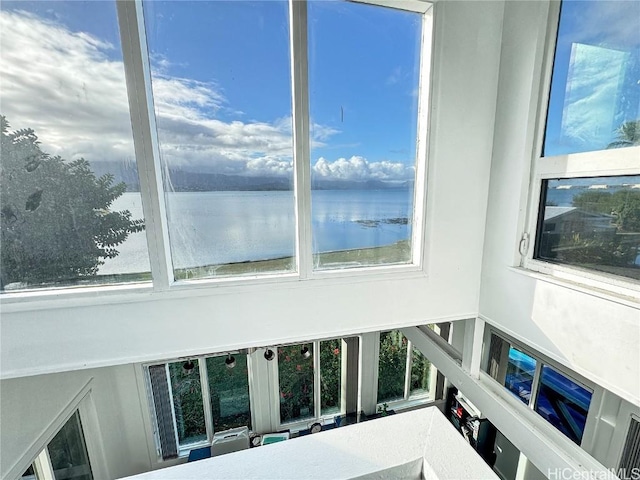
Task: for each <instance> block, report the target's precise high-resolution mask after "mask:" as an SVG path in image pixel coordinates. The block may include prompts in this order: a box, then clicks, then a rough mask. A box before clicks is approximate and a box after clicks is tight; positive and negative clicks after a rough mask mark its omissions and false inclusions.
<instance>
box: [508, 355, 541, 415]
mask: <svg viewBox="0 0 640 480" xmlns="http://www.w3.org/2000/svg"><path fill="white" fill-rule="evenodd" d="M535 372H536V360H535V359H534V358H533V357H530V356H529V355H527V354H526V353H524V352H521V351H520V350H518V349H517V348H513V347H511V348H510V349H509V363H508V365H507V378H506V381H505V387H507V389H508V390H509V391H510V392H511V393H513V394H514V395H515V396H516V397H518V398H519V399H520V400H522V401H523V402H524V403H526V404H527V405H529V402H531V385H532V384H533V376H534V374H535Z"/></svg>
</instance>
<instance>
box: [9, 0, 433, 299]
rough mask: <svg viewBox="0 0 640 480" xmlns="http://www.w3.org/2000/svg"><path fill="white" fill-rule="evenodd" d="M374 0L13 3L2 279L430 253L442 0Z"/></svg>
mask: <svg viewBox="0 0 640 480" xmlns="http://www.w3.org/2000/svg"><path fill="white" fill-rule="evenodd" d="M371 3H372V2H367V5H364V4H357V2H356V3H353V2H346V1H332V2H321V1H312V0H310V1H306V0H303V1H292V0H276V1H272V2H220V1H214V0H211V1H198V2H153V1H143V2H90V1H78V2H71V3H64V2H56V3H55V5H54V4H52V5H46V6H43V4H40V3H38V2H35V3H34V2H27V3H25V2H12V1H7V2H3V3H2V7H1V9H0V19H1V21H2V28H1V29H0V31H1V32H2V45H3V48H2V53H1V55H2V65H3V72H2V82H3V91H2V111H1V112H0V113H1V114H2V116H3V120H2V150H3V155H2V182H0V183H1V185H2V192H1V193H2V199H1V203H2V219H1V220H2V225H1V226H2V245H3V248H2V259H1V260H2V265H1V266H2V269H1V270H2V278H1V279H0V290H1V291H16V290H24V289H31V288H37V287H47V288H50V287H60V286H79V285H96V284H99V285H103V284H108V283H125V282H143V281H145V282H147V281H149V280H151V281H152V284H153V286H154V287H155V288H157V289H162V290H166V289H167V288H170V287H171V285H173V284H174V283H175V282H177V281H188V280H193V279H204V278H218V277H234V278H247V277H251V278H254V277H255V276H257V275H265V274H270V275H287V276H294V275H297V276H298V277H299V278H307V277H310V276H313V275H316V271H317V270H324V271H326V270H335V269H339V270H344V269H350V268H355V267H371V266H384V265H394V267H393V270H396V271H397V270H398V266H397V265H398V264H402V265H405V266H410V267H411V266H413V267H416V266H418V267H420V266H421V262H422V255H421V253H422V242H421V241H419V240H420V239H421V238H422V229H423V224H424V218H423V210H424V205H423V203H424V202H423V201H424V197H425V193H424V184H425V172H426V167H425V163H426V151H427V149H426V145H425V141H424V140H425V139H426V132H427V128H426V118H427V116H426V113H425V112H427V111H428V105H427V103H428V91H429V85H428V81H429V62H428V61H424V59H428V58H429V55H430V49H431V35H432V33H431V32H432V29H431V22H432V18H431V4H430V3H428V2H424V1H421V0H415V1H414V0H406V1H403V2H402V4H401V5H398V8H396V7H395V6H392V5H390V4H389V3H388V2H381V3H384V6H383V5H375V4H371ZM337 30H339V31H341V32H343V34H344V35H343V37H341V40H340V41H337V40H336V38H337V37H336V36H335V31H337ZM25 51H28V52H31V54H30V55H28V56H27V55H24V54H23V52H25ZM309 60H310V62H309ZM36 63H37V73H38V74H37V75H36V74H35V70H34V69H36ZM309 66H310V67H309ZM337 71H340V72H342V73H341V74H340V75H337V74H336V72H337ZM83 72H84V73H83ZM43 78H45V79H47V80H46V81H43ZM34 99H38V101H35V100H34ZM420 132H422V133H420ZM423 137H424V138H423ZM138 171H139V172H141V173H140V175H138ZM416 240H418V241H416ZM400 271H402V269H400ZM322 274H323V275H326V272H322ZM318 275H319V274H318Z"/></svg>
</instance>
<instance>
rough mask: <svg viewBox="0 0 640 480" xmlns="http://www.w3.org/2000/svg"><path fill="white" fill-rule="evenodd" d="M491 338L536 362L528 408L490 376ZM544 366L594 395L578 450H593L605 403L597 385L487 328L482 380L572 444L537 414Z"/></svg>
mask: <svg viewBox="0 0 640 480" xmlns="http://www.w3.org/2000/svg"><path fill="white" fill-rule="evenodd" d="M492 335H495V336H496V337H498V338H500V339H502V341H504V342H507V343H508V344H509V346H510V347H513V348H516V349H517V350H520V351H521V352H523V353H525V354H527V355H528V356H530V357H531V358H533V359H534V360H535V362H536V369H535V372H534V375H533V381H532V382H531V398H530V400H529V403H528V404H526V403H524V402H522V401H520V399H518V398H517V397H516V395H515V394H514V393H513V392H511V391H510V390H509V389H508V388H507V387H506V385H503V384H501V383H500V382H498V381H497V380H496V379H495V378H493V377H492V376H491V375H490V374H489V373H488V372H487V370H486V368H487V365H488V362H489V349H490V343H491V336H492ZM543 365H546V366H548V367H550V368H552V369H553V370H555V371H556V372H557V373H559V374H560V375H563V376H565V377H567V379H569V380H571V381H572V382H573V383H575V384H576V385H578V386H580V387H582V388H585V389H587V390H590V391H591V402H590V403H589V409H588V411H587V416H586V421H585V426H584V430H583V432H582V439H581V441H580V443H579V444H578V446H580V447H581V448H583V449H585V450H586V449H587V448H588V447H589V446H590V443H591V441H592V438H591V437H592V433H593V431H594V429H595V427H596V423H597V421H598V418H597V413H598V411H599V410H600V404H601V402H602V397H603V392H604V390H603V389H602V387H600V386H598V385H596V384H595V383H593V382H591V381H590V380H588V379H587V378H585V377H583V376H582V375H580V374H578V373H577V372H574V371H572V370H570V369H569V368H567V367H565V366H564V365H561V364H560V363H558V362H556V361H554V360H552V359H550V358H549V357H547V356H546V355H544V354H542V353H540V352H537V351H535V350H533V349H531V348H530V347H527V346H526V345H525V344H524V343H522V342H520V341H518V340H515V339H514V338H513V337H511V336H509V335H507V334H506V333H504V332H502V331H500V330H498V329H496V328H494V327H491V326H488V327H487V328H485V330H484V336H483V342H482V357H481V364H480V373H481V374H482V375H481V378H482V379H485V378H487V379H489V381H491V382H493V383H494V384H495V385H499V386H500V388H502V389H503V390H504V392H505V393H506V395H508V396H509V397H510V398H513V400H514V401H515V402H517V403H516V404H518V405H522V408H526V409H528V410H530V411H531V412H532V413H534V414H535V415H537V416H538V417H540V418H541V419H543V420H544V421H545V422H547V423H548V424H549V425H550V426H551V427H553V428H554V430H557V431H558V432H559V433H560V434H561V435H562V436H563V437H565V438H567V439H568V440H569V441H571V442H573V441H572V440H571V439H570V438H569V437H567V436H566V435H564V433H562V432H561V431H560V430H558V429H556V427H555V426H554V425H553V424H552V423H550V422H548V421H547V420H546V419H545V418H544V417H543V416H542V415H540V414H539V413H538V412H537V411H536V406H537V405H538V394H539V391H540V381H541V378H542V367H543Z"/></svg>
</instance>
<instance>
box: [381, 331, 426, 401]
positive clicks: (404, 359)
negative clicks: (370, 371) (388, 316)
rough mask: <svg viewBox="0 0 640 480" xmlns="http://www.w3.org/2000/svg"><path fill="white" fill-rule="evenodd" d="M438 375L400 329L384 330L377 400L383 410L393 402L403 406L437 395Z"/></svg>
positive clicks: (382, 333)
mask: <svg viewBox="0 0 640 480" xmlns="http://www.w3.org/2000/svg"><path fill="white" fill-rule="evenodd" d="M436 376H437V370H436V368H435V367H434V366H433V365H432V364H431V362H429V360H427V358H426V357H425V356H424V355H422V353H421V352H420V351H419V350H418V349H417V348H415V347H414V346H413V345H412V344H411V341H409V340H408V339H407V338H406V337H405V336H404V335H402V332H400V330H391V331H388V332H381V333H380V348H379V355H378V397H377V401H378V404H381V407H379V409H380V410H381V411H383V412H384V411H386V408H387V407H386V406H385V405H387V404H389V403H392V404H394V406H400V405H401V404H402V403H403V402H408V401H410V400H417V399H424V400H425V401H426V400H427V399H428V398H431V397H433V394H434V390H435V381H436ZM387 406H388V405H387Z"/></svg>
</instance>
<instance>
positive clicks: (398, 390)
mask: <svg viewBox="0 0 640 480" xmlns="http://www.w3.org/2000/svg"><path fill="white" fill-rule="evenodd" d="M379 358H380V360H379V364H378V403H383V402H389V401H393V400H401V399H403V398H404V382H405V373H406V371H407V339H406V338H405V337H404V336H403V335H402V333H401V332H400V331H399V330H392V331H390V332H382V333H380V356H379Z"/></svg>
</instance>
